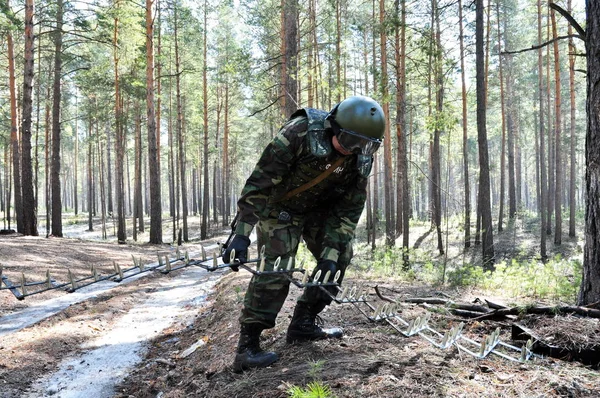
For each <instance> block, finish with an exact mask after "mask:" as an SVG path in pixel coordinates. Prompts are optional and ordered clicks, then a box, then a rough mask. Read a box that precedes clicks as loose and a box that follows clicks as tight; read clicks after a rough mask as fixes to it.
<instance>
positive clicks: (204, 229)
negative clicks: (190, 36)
mask: <svg viewBox="0 0 600 398" xmlns="http://www.w3.org/2000/svg"><path fill="white" fill-rule="evenodd" d="M207 15H208V2H207V0H204V48H203V54H204V57H203V61H202V62H203V67H202V102H203V110H204V114H203V121H204V125H203V132H204V146H203V149H204V150H203V161H204V164H203V166H204V189H203V195H202V223H201V225H200V239H206V238H208V212H209V208H208V205H209V198H208V192H209V188H210V187H209V184H208V82H207V72H208V70H207V69H208V67H207V64H206V54H207V51H206V29H207V27H208V25H207ZM294 42H295V41H294Z"/></svg>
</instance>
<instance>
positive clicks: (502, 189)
mask: <svg viewBox="0 0 600 398" xmlns="http://www.w3.org/2000/svg"><path fill="white" fill-rule="evenodd" d="M496 15H497V26H498V77H499V79H500V117H501V119H500V122H501V123H500V124H501V125H502V146H501V149H500V212H499V214H498V232H502V230H503V229H504V225H503V224H504V202H505V199H504V194H505V192H506V184H505V181H506V122H505V121H506V106H505V104H506V101H505V99H504V75H503V73H504V68H503V63H502V61H503V56H502V55H501V51H502V33H501V31H500V2H497V3H496ZM486 76H487V75H486ZM509 95H510V94H509Z"/></svg>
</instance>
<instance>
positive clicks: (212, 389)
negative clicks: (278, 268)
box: [0, 234, 600, 398]
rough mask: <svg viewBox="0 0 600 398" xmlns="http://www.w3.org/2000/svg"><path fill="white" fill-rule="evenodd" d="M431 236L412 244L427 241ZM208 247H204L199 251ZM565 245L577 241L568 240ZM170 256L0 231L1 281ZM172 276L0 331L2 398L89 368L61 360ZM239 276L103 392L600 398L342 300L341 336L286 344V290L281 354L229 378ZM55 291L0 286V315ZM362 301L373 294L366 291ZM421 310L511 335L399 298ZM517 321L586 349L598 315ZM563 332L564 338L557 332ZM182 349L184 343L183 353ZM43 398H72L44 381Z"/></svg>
mask: <svg viewBox="0 0 600 398" xmlns="http://www.w3.org/2000/svg"><path fill="white" fill-rule="evenodd" d="M433 236H434V234H431V235H430V236H429V237H427V238H426V239H424V240H422V241H421V244H422V245H429V246H434V245H435V242H433ZM415 238H417V237H415ZM459 239H460V238H458V240H459ZM515 239H516V237H515V236H508V237H507V238H506V242H505V243H504V245H502V241H501V240H499V241H498V247H499V249H500V250H499V252H500V253H501V256H503V257H507V258H510V257H511V256H512V255H514V254H515V253H514V252H515V250H520V249H518V248H516V247H515V245H514V244H511V243H510V242H513V243H514V241H515ZM221 240H222V239H221ZM521 240H522V239H521V237H519V241H521ZM214 243H215V242H214V241H211V242H204V244H205V245H206V246H208V245H210V244H213V245H214ZM566 246H567V245H565V247H566ZM572 246H573V247H576V243H573V244H572ZM503 247H504V252H502V248H503ZM199 248H200V246H199V243H197V242H196V243H192V244H185V245H184V247H183V248H182V251H184V250H189V251H190V252H191V253H194V252H198V251H199ZM174 251H175V249H174V247H172V246H170V245H160V246H156V245H147V244H135V245H133V244H130V245H117V244H113V243H102V242H98V241H84V240H80V239H58V238H50V239H45V238H35V237H21V236H3V237H0V264H2V265H3V273H4V275H5V276H6V277H8V278H9V279H10V280H11V281H19V280H20V277H21V273H24V274H25V276H26V280H27V281H35V280H43V279H44V278H45V273H46V270H47V269H50V271H51V276H52V277H53V278H54V279H56V280H57V281H59V282H62V281H65V280H67V270H68V269H71V271H72V272H73V273H74V274H75V275H76V276H85V275H88V274H89V273H90V267H91V265H95V266H96V267H97V268H98V270H99V272H100V273H103V274H107V273H112V272H113V265H112V263H113V261H116V262H117V263H119V264H120V265H121V266H123V267H129V266H131V265H132V260H131V256H132V255H133V256H135V257H136V258H141V259H142V261H143V262H144V263H146V264H147V263H153V262H155V261H156V255H157V252H158V253H161V254H170V255H171V256H174ZM520 251H522V250H520ZM534 251H535V246H533V248H531V247H529V252H530V253H523V254H522V255H523V256H528V255H531V254H533V252H534ZM458 252H459V250H454V252H452V253H451V256H457V255H458V254H456V253H458ZM182 272H183V271H177V272H174V273H172V274H169V275H162V274H160V273H149V274H148V275H146V276H144V277H143V278H140V279H137V280H134V281H131V282H129V283H126V284H114V287H112V288H111V289H109V290H107V291H104V292H101V293H99V294H97V295H96V296H94V297H90V298H89V299H86V300H85V301H82V302H78V303H74V304H72V305H70V306H67V307H65V308H64V309H62V310H61V311H59V312H58V313H56V314H54V315H52V316H49V317H46V318H45V319H43V320H41V321H38V322H36V323H35V324H33V325H31V326H28V327H25V328H22V329H21V330H18V331H15V332H12V333H9V334H7V335H3V336H0V396H1V397H2V398H4V397H6V398H12V397H23V396H35V394H37V392H39V391H40V390H39V389H38V387H37V386H36V382H37V381H39V380H40V379H42V378H47V377H49V376H51V375H54V374H57V371H58V370H59V369H61V367H62V366H64V365H65V363H67V368H68V367H69V366H71V367H73V368H75V369H72V370H76V368H78V367H85V366H87V365H86V363H85V361H80V363H77V362H74V363H73V364H72V365H68V364H69V363H70V362H68V361H69V360H70V359H71V360H72V358H84V357H83V356H82V355H83V354H84V353H85V351H86V347H89V345H90V343H91V342H94V341H98V340H100V341H101V339H102V338H106V336H110V333H111V332H114V331H115V330H118V328H119V327H120V326H121V325H122V323H123V322H124V319H125V317H126V316H128V314H130V313H131V311H132V310H134V309H136V308H140V307H143V306H144V305H145V303H148V302H149V301H148V299H149V297H150V296H151V295H152V294H153V293H154V292H156V291H157V289H158V288H159V286H161V285H162V284H164V283H165V281H168V280H169V279H173V278H178V277H180V276H181V275H182ZM249 277H250V275H249V274H248V273H246V272H239V273H227V274H226V275H225V276H223V277H222V278H221V279H220V281H219V282H218V284H217V285H216V286H215V288H214V290H213V292H212V293H211V294H209V295H208V297H204V296H202V300H204V301H203V304H202V305H201V306H198V307H197V308H196V307H194V308H192V309H191V311H189V312H188V313H187V314H188V315H187V319H177V320H176V321H175V322H173V323H172V324H170V325H169V326H168V327H166V328H165V329H163V330H159V331H158V332H157V334H156V335H155V336H154V337H152V339H151V340H150V341H149V342H147V343H146V349H145V350H144V352H143V355H142V357H141V362H139V363H138V364H136V365H134V368H133V369H130V370H128V371H127V377H126V379H125V380H124V381H122V382H120V384H119V385H117V386H116V388H115V391H114V394H112V395H113V396H115V397H127V398H129V397H136V398H142V397H159V396H160V397H163V398H165V397H190V396H198V397H286V396H289V393H288V391H289V390H290V388H292V386H300V387H302V388H304V387H305V386H307V384H308V383H311V382H315V381H316V382H319V383H321V384H322V385H324V386H327V387H328V388H329V389H330V390H331V396H335V397H431V396H451V397H547V396H565V397H566V396H569V397H597V396H600V387H599V386H600V375H599V373H598V371H597V370H592V369H590V368H589V367H586V366H584V365H581V364H579V363H577V362H566V361H562V360H557V359H541V358H537V359H535V360H534V361H532V362H530V363H526V364H520V363H514V362H510V361H508V360H505V359H502V358H499V357H490V358H489V359H485V360H476V359H473V358H471V357H469V356H468V355H465V354H464V353H460V352H458V351H457V350H456V348H450V349H447V350H445V351H443V350H439V349H437V348H434V347H433V346H432V345H431V344H429V343H427V342H426V341H425V340H424V339H422V338H419V337H410V338H405V337H402V336H401V335H399V334H398V333H396V332H395V331H394V330H393V329H392V328H391V327H389V326H388V325H386V324H385V323H373V322H370V321H369V320H368V319H366V318H365V317H364V316H363V315H362V314H360V313H359V312H357V311H356V309H355V308H354V307H353V306H351V305H332V306H331V307H329V308H328V309H327V310H326V311H325V312H324V314H323V318H324V320H325V322H326V324H328V325H337V326H341V327H343V328H344V330H345V337H344V338H343V339H341V340H336V341H320V342H314V343H306V344H299V345H288V344H286V343H285V332H286V329H287V326H288V325H289V320H290V318H291V314H292V311H293V306H294V301H295V299H296V297H297V296H298V295H299V294H300V291H299V289H296V288H294V287H292V288H291V290H290V296H289V297H288V300H287V301H286V303H285V305H284V308H283V310H282V312H281V313H280V315H279V318H278V323H277V325H276V327H275V328H273V329H271V330H268V331H265V333H263V336H262V337H263V339H262V345H263V347H265V348H266V349H269V350H274V351H276V352H278V353H279V355H280V357H281V359H280V360H279V361H278V362H276V363H275V364H274V365H273V366H271V367H270V368H268V369H261V370H255V371H249V372H245V373H243V374H235V373H233V372H232V371H231V368H230V365H231V361H232V359H233V355H234V351H235V346H236V343H237V337H238V321H237V317H238V316H239V310H240V308H241V303H242V300H243V295H244V292H245V289H246V286H247V283H248V280H249ZM347 281H348V282H351V281H362V282H364V283H366V284H367V285H368V286H370V287H374V286H376V285H378V286H380V287H381V289H382V292H384V293H385V294H386V295H388V296H390V297H392V298H394V299H397V300H401V299H403V298H406V297H416V296H420V297H426V296H437V297H445V298H449V299H452V300H454V301H456V302H472V301H473V299H474V298H475V297H479V298H482V299H483V298H490V299H493V300H501V299H502V298H497V297H487V296H486V293H485V292H477V291H473V290H469V289H467V290H462V289H445V288H440V287H432V286H427V285H420V284H417V283H411V284H408V283H405V282H401V281H395V280H392V279H389V278H385V279H381V278H379V279H378V278H376V277H368V276H367V275H365V274H364V273H361V274H356V273H352V272H351V273H350V274H349V275H348V276H347ZM65 295H68V294H67V293H65V292H64V291H62V290H61V291H52V292H46V293H43V294H40V295H35V296H31V297H27V298H26V299H25V300H24V301H17V300H16V299H15V297H14V296H13V295H12V294H11V293H10V292H9V291H7V290H2V291H0V317H1V316H7V315H10V314H15V313H18V312H19V311H22V310H24V309H27V308H32V307H36V306H42V307H43V306H44V305H45V304H47V303H48V302H49V300H53V299H56V298H58V297H61V296H65ZM371 298H373V299H376V297H375V295H374V294H373V293H371ZM188 309H189V308H188ZM425 313H430V314H431V316H432V318H431V321H430V324H431V325H432V326H433V327H435V328H436V329H438V330H440V331H445V330H447V329H449V328H450V327H452V326H453V325H456V324H458V323H459V322H462V321H465V322H466V326H465V333H466V334H467V335H468V336H469V337H471V338H473V339H476V340H481V339H482V338H483V337H484V336H486V335H487V334H489V333H491V332H492V331H493V330H495V329H496V327H500V329H501V338H502V340H503V341H509V340H510V323H511V321H510V320H503V321H500V322H498V321H487V320H486V321H482V322H470V321H468V320H466V319H462V318H459V317H457V316H455V315H452V314H451V313H450V312H449V311H448V309H447V308H444V307H443V306H426V305H425V306H424V305H414V304H403V305H402V306H401V312H400V314H401V316H402V317H403V318H405V319H409V320H410V319H414V318H415V317H417V316H422V315H423V314H425ZM1 319H2V318H0V322H1ZM520 321H522V322H523V323H525V324H526V325H527V326H529V327H532V328H536V330H538V331H539V332H540V333H544V334H545V336H546V337H548V338H550V340H552V339H554V341H556V342H559V341H563V342H565V341H566V342H567V343H569V344H575V345H576V346H579V347H584V346H585V347H587V346H589V345H590V344H591V343H590V344H588V343H589V341H592V340H593V341H592V343H593V342H595V341H596V340H595V339H597V338H598V336H600V326H599V325H598V321H597V320H585V321H581V318H575V317H547V318H543V319H541V320H540V319H539V318H537V319H527V318H524V319H520ZM561 328H563V329H564V330H568V331H569V333H562V334H559V333H557V331H560V330H561ZM565 328H566V329H565ZM577 336H584V337H585V338H584V339H583V342H582V340H581V339H580V340H577V339H576V337H577ZM586 338H587V339H588V340H589V341H587V340H586ZM586 341H587V343H586ZM191 347H194V348H193V349H191V350H190V348H191ZM186 350H187V353H186ZM189 352H191V353H189ZM184 353H185V354H184ZM188 353H189V354H188ZM186 354H187V355H186ZM110 366H111V365H110V363H107V364H106V367H110ZM115 382H119V380H118V379H116V380H115ZM32 394H33V395H32ZM44 394H45V395H48V396H50V395H52V396H56V397H63V396H64V397H66V396H73V397H77V395H64V394H63V392H62V391H60V389H56V390H52V389H51V388H50V389H46V390H45V391H44ZM40 396H41V395H40ZM89 396H90V394H87V395H86V398H88V397H89Z"/></svg>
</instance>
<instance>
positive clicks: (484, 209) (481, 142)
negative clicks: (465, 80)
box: [475, 0, 494, 268]
mask: <svg viewBox="0 0 600 398" xmlns="http://www.w3.org/2000/svg"><path fill="white" fill-rule="evenodd" d="M475 7H476V8H475V16H476V22H475V64H476V81H477V142H478V146H479V169H480V174H479V195H480V208H481V227H482V235H483V239H482V251H483V259H484V267H485V268H493V261H494V235H493V230H492V209H491V203H490V174H489V173H490V171H489V167H490V164H489V155H488V143H487V130H486V106H485V96H486V92H485V86H484V75H483V73H484V52H483V0H476V3H475Z"/></svg>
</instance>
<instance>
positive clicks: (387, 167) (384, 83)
mask: <svg viewBox="0 0 600 398" xmlns="http://www.w3.org/2000/svg"><path fill="white" fill-rule="evenodd" d="M379 22H380V23H381V24H384V23H385V1H384V0H379ZM380 36H381V41H380V43H379V45H380V54H381V98H382V99H383V100H382V102H383V103H382V105H383V113H384V114H385V120H386V121H389V120H390V117H389V115H390V104H389V102H388V99H387V97H388V72H387V33H386V31H385V29H381V32H380ZM383 156H384V175H385V184H384V192H385V232H386V233H385V237H386V239H385V242H386V244H387V245H388V246H393V245H394V240H395V236H396V234H395V231H394V229H395V223H394V199H393V198H394V193H393V189H394V187H393V185H394V183H393V177H392V172H393V165H392V136H391V132H390V126H389V122H388V123H386V125H385V139H384V144H383Z"/></svg>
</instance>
